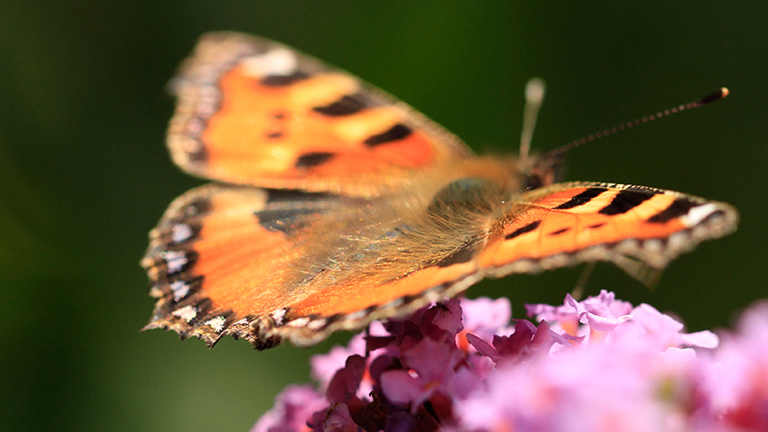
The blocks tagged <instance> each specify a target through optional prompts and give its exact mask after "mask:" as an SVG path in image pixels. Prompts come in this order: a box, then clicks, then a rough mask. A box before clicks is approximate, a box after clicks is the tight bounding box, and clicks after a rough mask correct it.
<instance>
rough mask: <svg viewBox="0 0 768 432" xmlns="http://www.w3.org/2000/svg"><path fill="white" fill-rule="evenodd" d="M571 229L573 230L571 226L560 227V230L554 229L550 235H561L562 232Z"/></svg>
mask: <svg viewBox="0 0 768 432" xmlns="http://www.w3.org/2000/svg"><path fill="white" fill-rule="evenodd" d="M570 230H571V228H570V227H565V228H561V229H559V230H557V231H552V232H551V233H549V234H548V235H551V236H556V235H560V234H562V233H564V232H567V231H570Z"/></svg>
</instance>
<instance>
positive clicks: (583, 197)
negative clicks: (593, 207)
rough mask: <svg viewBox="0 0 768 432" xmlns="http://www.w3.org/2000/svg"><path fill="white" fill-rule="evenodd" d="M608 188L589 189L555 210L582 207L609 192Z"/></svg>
mask: <svg viewBox="0 0 768 432" xmlns="http://www.w3.org/2000/svg"><path fill="white" fill-rule="evenodd" d="M607 190H608V189H606V188H589V189H587V190H585V191H584V192H582V193H580V194H578V195H575V196H573V197H572V198H571V199H569V200H568V201H566V202H564V203H562V204H560V205H559V206H557V207H555V208H554V209H555V210H566V209H572V208H574V207H578V206H582V205H584V204H586V203H588V202H590V201H592V200H593V199H594V198H595V197H597V196H598V195H600V194H601V193H603V192H605V191H607Z"/></svg>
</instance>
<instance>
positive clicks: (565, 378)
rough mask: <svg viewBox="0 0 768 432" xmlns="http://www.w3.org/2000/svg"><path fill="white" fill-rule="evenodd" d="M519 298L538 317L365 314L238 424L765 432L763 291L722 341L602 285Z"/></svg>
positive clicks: (492, 306) (493, 308) (468, 305)
mask: <svg viewBox="0 0 768 432" xmlns="http://www.w3.org/2000/svg"><path fill="white" fill-rule="evenodd" d="M527 309H528V313H529V315H531V316H532V317H535V321H536V322H538V325H535V324H533V323H532V322H531V321H528V320H517V321H516V322H515V323H514V325H513V326H512V327H508V326H509V322H510V314H511V312H510V307H509V301H508V300H507V299H499V300H495V301H494V300H490V299H482V298H481V299H477V300H466V299H463V300H457V299H454V300H449V301H447V302H445V303H443V304H438V305H436V306H432V307H430V308H425V309H421V310H419V311H417V312H416V313H414V314H413V315H412V316H410V317H408V318H406V319H402V320H389V321H387V322H385V323H383V324H382V323H375V324H374V325H372V326H371V328H370V330H369V335H368V336H363V335H357V336H355V337H354V338H353V339H352V341H351V342H350V344H349V346H348V347H346V348H341V347H336V348H333V349H332V350H331V352H330V353H328V354H326V355H321V356H315V357H314V358H313V359H312V368H313V375H314V378H315V379H316V380H317V381H318V382H319V390H318V389H316V388H315V387H314V386H309V385H304V386H290V387H288V388H286V389H285V390H284V391H283V392H282V393H281V394H280V395H279V396H278V398H277V400H276V402H275V406H274V408H273V409H272V410H270V411H269V412H267V413H266V414H265V415H264V416H263V417H262V418H261V419H260V420H259V421H258V422H257V423H256V425H255V426H254V427H253V429H252V432H300V431H303V432H309V431H335V432H358V431H385V432H401V431H402V432H405V431H436V430H444V431H483V432H485V431H488V432H490V431H494V432H502V431H503V432H506V431H536V432H539V431H541V432H545V431H569V432H581V431H584V432H587V431H589V432H623V431H628V432H646V431H647V432H660V431H672V432H691V431H702V432H747V431H755V432H757V431H760V432H765V431H768V302H765V303H761V304H757V305H755V306H753V307H752V308H750V309H749V310H747V311H746V312H745V313H744V314H743V316H742V317H741V319H740V322H739V326H738V329H737V331H736V332H735V333H728V334H723V335H722V336H721V338H722V342H719V340H718V337H717V336H716V335H715V334H713V333H711V332H708V331H705V332H698V333H683V325H682V324H681V323H679V322H678V321H676V320H675V319H673V318H671V317H670V316H668V315H664V314H662V313H660V312H659V311H657V310H656V309H654V308H653V307H651V306H649V305H645V304H643V305H640V306H637V307H634V308H633V307H632V305H630V304H629V303H626V302H623V301H619V300H616V299H615V296H614V294H613V293H609V292H606V291H603V292H601V293H600V295H599V296H597V297H590V298H588V299H586V300H584V301H581V302H577V301H576V300H574V299H573V298H572V297H571V296H570V295H568V296H566V299H565V302H564V305H562V306H557V307H555V306H548V305H529V306H527ZM462 315H463V316H462ZM718 345H719V346H718ZM366 353H367V355H366Z"/></svg>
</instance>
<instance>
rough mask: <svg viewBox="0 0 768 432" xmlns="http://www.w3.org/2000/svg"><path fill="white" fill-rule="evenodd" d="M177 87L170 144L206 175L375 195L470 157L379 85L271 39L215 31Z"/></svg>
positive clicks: (178, 158) (179, 158) (183, 161)
mask: <svg viewBox="0 0 768 432" xmlns="http://www.w3.org/2000/svg"><path fill="white" fill-rule="evenodd" d="M172 84H173V85H172V89H173V91H174V93H176V95H177V96H178V98H179V101H178V104H177V109H176V114H175V116H174V118H173V119H172V121H171V126H170V130H169V135H168V146H169V148H170V150H171V154H172V156H173V159H174V161H175V162H176V163H177V164H178V165H179V166H181V167H182V168H183V169H184V170H186V171H188V172H190V173H192V174H195V175H198V176H201V177H206V178H210V179H215V180H220V181H225V182H228V183H237V184H249V185H256V186H261V187H270V188H292V189H303V190H310V191H334V192H342V193H344V194H348V195H349V194H353V195H367V196H370V195H377V194H379V193H380V192H381V191H383V190H387V189H389V188H391V187H396V186H398V185H400V184H401V183H402V182H403V181H405V180H407V179H408V178H409V177H411V176H412V175H413V174H414V173H416V172H419V171H423V170H427V169H430V168H433V167H437V166H440V165H442V164H444V163H446V162H448V161H452V160H455V159H461V158H464V157H466V156H468V155H470V154H471V153H470V151H469V149H468V147H466V145H464V144H463V143H462V142H461V141H460V140H459V139H458V138H456V137H455V136H453V135H452V134H450V133H449V132H447V131H446V130H444V129H443V128H442V127H440V126H438V125H437V124H435V123H434V122H431V121H429V120H427V119H426V118H424V117H423V116H422V115H420V114H418V113H417V112H415V111H414V110H413V109H411V108H410V107H408V106H406V105H405V104H403V103H402V102H399V101H397V100H396V99H394V98H392V97H391V96H389V95H386V94H385V93H384V92H382V91H381V90H378V89H375V88H373V87H372V86H370V85H368V84H365V83H363V82H362V81H361V80H360V79H358V78H356V77H354V76H352V75H350V74H348V73H346V72H343V71H341V70H338V69H335V68H332V67H330V66H327V65H325V64H323V63H321V62H320V61H318V60H316V59H314V58H311V57H309V56H306V55H304V54H301V53H299V52H297V51H295V50H293V49H291V48H289V47H286V46H284V45H281V44H278V43H276V42H272V41H269V40H265V39H260V38H256V37H252V36H246V35H241V34H236V33H212V34H208V35H206V36H204V37H203V38H202V39H201V41H200V43H199V44H198V46H197V48H196V50H195V52H194V54H193V56H192V57H191V58H190V59H188V60H187V62H186V63H185V64H184V66H183V67H182V70H181V73H180V75H179V76H178V77H177V78H176V79H175V80H174V81H173V82H172Z"/></svg>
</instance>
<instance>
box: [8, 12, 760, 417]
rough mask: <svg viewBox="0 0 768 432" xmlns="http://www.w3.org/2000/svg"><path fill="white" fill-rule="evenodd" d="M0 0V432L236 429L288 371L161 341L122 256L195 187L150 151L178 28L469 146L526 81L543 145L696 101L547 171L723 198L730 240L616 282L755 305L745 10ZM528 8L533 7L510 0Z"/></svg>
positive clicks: (164, 106) (294, 363) (546, 279)
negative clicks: (227, 40) (266, 54)
mask: <svg viewBox="0 0 768 432" xmlns="http://www.w3.org/2000/svg"><path fill="white" fill-rule="evenodd" d="M524 3H529V2H514V1H508V0H497V1H490V0H489V1H482V2H469V1H463V2H460V1H446V0H425V1H419V2H414V1H409V0H401V1H388V2H360V1H355V0H348V1H342V0H330V1H323V2H308V1H306V2H300V1H282V2H266V1H251V2H230V1H218V2H203V1H163V2H156V1H148V0H132V1H123V2H104V1H95V0H86V1H81V2H56V1H48V2H23V1H8V0H1V1H0V65H1V66H0V114H1V115H0V429H2V430H4V431H15V430H19V431H22V430H23V431H38V430H40V431H42V430H59V431H63V430H77V431H104V430H110V431H174V430H195V431H245V430H247V429H248V428H249V427H250V426H251V425H252V424H253V423H254V421H255V420H256V419H257V418H258V417H259V416H260V415H261V414H262V413H263V412H264V411H265V410H267V409H268V408H269V407H270V406H271V405H272V400H273V398H274V397H275V395H276V394H277V393H278V392H279V390H280V389H281V388H282V387H284V386H285V385H287V384H289V383H293V382H304V381H307V380H308V379H309V375H308V374H309V367H308V363H307V360H308V358H309V356H310V355H311V354H313V353H318V352H325V351H327V350H328V349H329V347H330V346H332V344H334V343H336V344H338V343H344V342H345V340H346V339H347V338H348V337H349V334H341V335H337V336H334V338H333V339H332V340H330V341H327V342H326V343H323V344H321V345H319V346H317V347H314V348H312V349H298V348H295V347H292V346H282V347H280V348H277V349H274V350H271V351H267V352H261V353H259V352H256V351H254V350H253V349H252V348H251V346H250V345H249V344H248V343H246V342H243V341H234V340H231V339H227V340H223V341H221V342H220V343H219V345H218V346H216V348H215V349H212V350H208V349H206V348H205V346H204V344H203V343H202V342H199V341H196V340H192V341H187V342H183V343H182V342H180V341H179V340H178V338H177V337H176V335H175V334H172V333H167V332H163V331H152V332H145V333H139V331H138V330H139V329H140V328H141V327H142V326H143V325H144V324H145V322H146V321H147V319H148V318H149V315H150V312H151V310H152V304H153V302H152V300H151V299H150V298H149V297H148V296H147V295H146V286H147V282H146V276H145V275H144V273H143V271H142V270H141V269H140V268H139V266H138V260H139V258H140V257H141V255H142V254H143V252H144V249H145V247H146V244H147V232H148V231H149V230H150V229H151V228H152V227H153V226H154V224H155V223H156V222H157V220H158V219H159V218H160V216H161V214H162V212H163V211H164V210H165V208H166V206H167V204H168V203H169V202H170V201H171V200H172V199H173V198H174V197H175V196H177V195H179V194H181V193H182V192H184V191H186V190H187V189H189V188H191V187H193V186H196V185H199V184H202V183H203V181H202V180H199V179H194V178H192V177H189V176H187V175H184V174H183V173H181V172H180V171H179V170H178V169H176V167H175V166H173V165H172V163H171V161H170V159H169V157H168V155H167V152H166V150H165V146H164V134H165V128H166V124H167V122H168V120H169V118H170V116H171V114H172V110H173V104H174V101H173V100H172V98H171V97H169V96H168V95H167V93H166V92H165V90H164V85H165V84H166V82H167V81H168V80H169V79H170V78H171V77H172V76H173V74H174V71H175V69H176V68H177V66H178V64H179V62H180V61H181V60H182V59H183V58H184V57H185V56H186V55H187V54H188V53H189V52H190V51H191V49H192V47H193V45H194V43H195V40H196V39H197V37H198V36H199V35H201V34H203V33H205V32H207V31H213V30H237V31H243V32H248V33H254V34H259V35H263V36H266V37H270V38H273V39H276V40H279V41H282V42H284V43H287V44H290V45H293V46H295V47H297V48H299V49H301V50H303V51H305V52H307V53H311V54H312V55H314V56H316V57H318V58H321V59H324V60H326V61H328V62H329V63H332V64H335V65H337V66H340V67H342V68H344V69H347V70H349V71H350V72H352V73H355V74H357V75H359V76H361V77H363V78H364V79H366V80H367V81H369V82H372V83H375V84H376V85H377V86H379V87H381V88H383V89H385V90H387V91H389V92H391V93H393V94H395V95H397V96H398V97H399V98H401V99H403V100H405V101H407V102H408V103H410V104H411V105H413V106H414V107H416V108H417V109H419V110H420V111H422V112H424V113H425V114H427V115H428V116H429V117H431V118H433V119H434V120H436V121H438V122H439V123H441V124H443V125H445V126H446V127H448V128H449V129H450V130H452V131H453V132H455V133H456V134H458V135H459V136H461V137H462V138H463V139H464V140H465V141H466V142H468V143H469V144H470V145H471V146H473V148H475V149H476V150H478V151H497V152H500V151H510V152H514V151H517V146H518V137H519V133H520V126H521V118H522V109H523V99H522V92H523V87H524V85H525V82H526V81H527V80H528V79H529V78H530V77H532V76H541V77H543V78H545V79H546V81H547V83H548V90H549V93H548V96H547V100H546V102H545V104H544V108H543V110H542V112H541V114H540V116H539V119H540V120H539V125H538V128H537V131H536V134H535V136H534V146H535V147H536V148H537V149H542V150H546V149H550V148H553V147H555V146H557V145H560V144H563V143H565V142H568V141H571V140H573V139H575V138H578V137H580V136H583V135H586V134H589V133H591V132H594V131H596V130H599V129H602V128H604V127H607V126H612V125H615V124H618V123H621V122H625V121H628V120H631V119H634V118H636V117H640V116H644V115H647V114H650V113H653V112H655V111H658V110H661V109H665V108H668V107H671V106H674V105H677V104H679V103H683V102H687V101H689V100H693V99H696V98H698V97H700V96H703V95H704V94H706V93H709V92H710V91H713V90H715V89H717V88H719V87H720V86H723V85H726V86H728V87H729V88H730V89H731V92H732V95H731V96H730V97H729V98H727V99H726V100H724V101H722V102H718V103H717V104H715V105H713V106H710V107H707V108H704V109H700V110H696V111H694V112H686V113H683V114H681V115H678V116H675V117H674V118H669V119H663V120H661V121H657V122H655V123H654V124H653V125H652V126H647V127H643V128H640V129H635V130H633V131H631V132H629V133H624V134H622V135H620V136H617V137H613V138H610V139H607V140H603V141H601V142H598V143H595V144H592V145H590V146H587V147H583V148H580V149H578V150H576V151H574V152H572V154H571V155H570V156H569V165H568V166H569V171H568V173H567V178H568V179H571V180H598V181H615V182H623V183H637V184H643V185H649V186H656V187H663V188H668V189H675V190H680V191H684V192H687V193H691V194H695V195H700V196H705V197H708V198H711V199H717V200H722V201H727V202H730V203H732V204H734V205H735V206H736V207H738V208H739V210H740V212H741V216H742V222H741V224H740V228H739V231H738V232H737V233H735V234H734V235H732V236H730V237H728V238H725V239H722V240H719V241H716V242H711V243H707V244H705V245H702V246H701V247H700V248H699V249H698V250H697V251H696V252H695V253H693V254H689V255H686V256H684V257H682V258H680V259H679V260H677V261H676V262H675V263H673V265H672V266H671V267H670V268H669V269H668V271H667V272H666V273H665V275H664V277H663V278H662V280H661V283H660V284H659V285H658V287H657V288H656V289H655V290H654V291H648V290H647V289H645V288H644V287H643V286H642V285H640V284H639V283H637V282H635V281H633V280H631V279H630V278H629V277H627V276H626V275H624V274H623V273H622V272H620V271H619V270H617V269H615V268H613V267H611V266H609V265H600V266H598V268H597V270H596V272H595V274H594V275H593V277H592V279H591V280H590V282H589V285H588V289H589V291H590V292H591V293H596V292H598V291H599V290H600V289H602V288H605V289H611V290H615V291H616V292H617V293H618V295H619V296H620V297H622V298H624V299H628V300H631V301H633V302H636V303H637V302H648V303H651V304H653V305H655V306H656V307H657V308H659V309H661V310H664V311H672V312H674V313H675V314H677V315H679V316H680V317H682V318H683V319H684V320H685V321H686V323H687V324H688V326H689V328H690V329H691V330H702V329H708V328H721V327H728V326H729V325H730V324H731V320H732V318H733V316H734V314H735V313H737V312H738V310H740V309H741V308H743V307H745V306H747V305H748V304H750V303H751V302H752V301H754V300H755V299H758V298H762V297H768V284H766V264H767V263H766V247H768V238H767V237H768V229H767V228H766V222H765V221H766V216H767V213H766V207H767V205H766V201H767V200H766V193H767V192H766V191H767V190H768V181H767V179H766V178H767V176H766V170H767V169H768V168H767V165H766V163H767V162H768V147H767V146H766V137H768V116H767V115H766V96H768V92H767V91H768V80H767V79H766V75H767V73H766V71H767V70H768V60H766V56H767V54H766V53H768V44H767V43H768V27H766V24H765V20H766V17H768V5H766V3H765V2H764V1H761V0H752V1H741V0H736V1H730V2H716V1H701V0H684V1H676V2H669V1H660V0H652V1H645V2H619V3H615V2H613V3H610V2H609V3H606V2H600V3H599V4H598V3H597V2H573V1H550V2H535V3H536V4H524ZM531 3H534V2H531ZM578 275H579V269H566V270H560V271H555V272H550V273H546V274H542V275H539V276H514V277H507V278H504V279H501V280H497V281H485V282H483V283H481V284H479V285H478V286H476V287H474V288H472V289H471V290H470V296H479V295H490V296H494V297H496V296H509V297H510V298H511V299H512V301H513V303H514V305H515V307H516V314H517V315H518V316H520V310H521V309H520V308H521V306H522V304H523V303H525V302H553V303H557V302H560V301H561V300H562V298H563V295H564V294H565V293H566V292H568V291H569V290H570V289H571V288H572V287H573V286H574V284H575V281H576V279H577V278H578Z"/></svg>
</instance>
